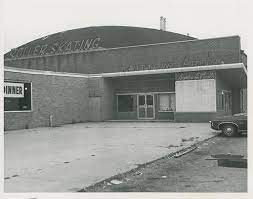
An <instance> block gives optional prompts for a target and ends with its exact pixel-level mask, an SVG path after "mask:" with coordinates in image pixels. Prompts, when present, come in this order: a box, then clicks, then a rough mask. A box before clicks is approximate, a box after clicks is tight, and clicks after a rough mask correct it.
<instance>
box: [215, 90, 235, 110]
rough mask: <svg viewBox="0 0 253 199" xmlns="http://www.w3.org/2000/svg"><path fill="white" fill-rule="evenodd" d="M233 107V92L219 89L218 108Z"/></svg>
mask: <svg viewBox="0 0 253 199" xmlns="http://www.w3.org/2000/svg"><path fill="white" fill-rule="evenodd" d="M231 109H232V94H231V92H230V91H225V90H218V91H217V110H221V111H226V112H228V111H231Z"/></svg>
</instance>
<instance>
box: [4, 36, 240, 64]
mask: <svg viewBox="0 0 253 199" xmlns="http://www.w3.org/2000/svg"><path fill="white" fill-rule="evenodd" d="M232 37H239V38H240V36H239V35H232V36H225V37H213V38H206V39H192V40H183V41H173V42H163V43H155V44H142V45H136V46H123V47H116V48H104V49H94V50H88V51H87V50H86V51H85V50H83V51H78V52H66V53H61V54H60V53H57V54H49V55H38V56H28V57H20V58H15V59H5V61H8V60H20V59H32V58H38V57H51V56H61V55H70V54H79V53H84V52H85V53H91V52H98V51H111V50H120V49H128V48H138V47H147V46H158V45H167V44H175V43H186V42H195V41H205V40H212V39H223V38H232ZM9 52H10V51H9Z"/></svg>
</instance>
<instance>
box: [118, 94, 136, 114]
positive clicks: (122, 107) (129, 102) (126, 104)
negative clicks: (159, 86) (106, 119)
mask: <svg viewBox="0 0 253 199" xmlns="http://www.w3.org/2000/svg"><path fill="white" fill-rule="evenodd" d="M133 109H134V98H133V96H132V95H118V112H133Z"/></svg>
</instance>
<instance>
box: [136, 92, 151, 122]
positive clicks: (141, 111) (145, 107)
mask: <svg viewBox="0 0 253 199" xmlns="http://www.w3.org/2000/svg"><path fill="white" fill-rule="evenodd" d="M154 116H155V114H154V95H153V94H139V95H138V119H154Z"/></svg>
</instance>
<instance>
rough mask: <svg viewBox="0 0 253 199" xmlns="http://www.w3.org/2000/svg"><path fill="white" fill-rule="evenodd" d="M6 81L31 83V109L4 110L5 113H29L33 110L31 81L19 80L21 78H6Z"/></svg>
mask: <svg viewBox="0 0 253 199" xmlns="http://www.w3.org/2000/svg"><path fill="white" fill-rule="evenodd" d="M4 82H10V83H23V84H30V85H31V110H23V111H21V110H18V111H6V110H4V113H29V112H33V84H32V82H29V81H19V80H9V79H8V80H7V79H6V80H4Z"/></svg>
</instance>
